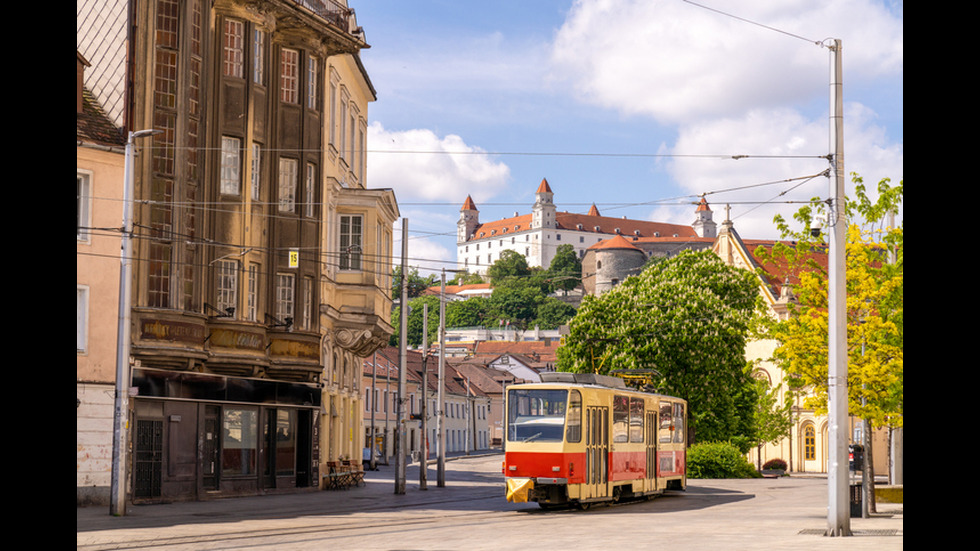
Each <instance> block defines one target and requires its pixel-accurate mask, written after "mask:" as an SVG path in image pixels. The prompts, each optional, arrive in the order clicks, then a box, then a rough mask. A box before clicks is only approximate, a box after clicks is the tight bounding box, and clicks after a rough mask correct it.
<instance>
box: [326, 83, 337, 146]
mask: <svg viewBox="0 0 980 551" xmlns="http://www.w3.org/2000/svg"><path fill="white" fill-rule="evenodd" d="M329 101H330V105H329V106H328V108H329V110H330V123H329V125H328V126H329V133H330V136H329V143H330V145H332V146H334V147H336V146H337V136H336V131H337V125H336V121H337V75H336V74H334V72H333V70H331V71H330V98H329Z"/></svg>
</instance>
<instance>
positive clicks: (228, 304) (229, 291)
mask: <svg viewBox="0 0 980 551" xmlns="http://www.w3.org/2000/svg"><path fill="white" fill-rule="evenodd" d="M216 279H217V281H216V284H217V293H216V297H215V302H216V303H217V304H215V306H217V308H218V310H221V311H222V312H227V313H229V314H231V313H234V311H235V307H236V306H238V262H237V261H235V260H219V261H218V273H217V277H216Z"/></svg>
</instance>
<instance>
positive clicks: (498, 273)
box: [487, 250, 531, 287]
mask: <svg viewBox="0 0 980 551" xmlns="http://www.w3.org/2000/svg"><path fill="white" fill-rule="evenodd" d="M528 275H531V268H530V267H528V265H527V259H526V258H524V256H523V255H521V254H519V253H516V252H514V251H511V250H505V251H503V252H501V253H500V258H498V259H497V260H496V262H494V263H493V264H492V265H491V266H490V267H489V268H487V276H488V277H489V278H490V283H491V284H493V286H494V287H496V286H497V285H499V284H500V282H501V281H502V280H503V279H505V278H508V277H526V276H528Z"/></svg>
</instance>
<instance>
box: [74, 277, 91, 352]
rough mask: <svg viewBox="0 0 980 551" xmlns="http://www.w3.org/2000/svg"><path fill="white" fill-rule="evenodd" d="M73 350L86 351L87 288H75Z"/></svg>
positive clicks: (82, 286) (78, 286) (80, 286)
mask: <svg viewBox="0 0 980 551" xmlns="http://www.w3.org/2000/svg"><path fill="white" fill-rule="evenodd" d="M75 350H76V352H78V353H83V352H85V351H87V350H88V287H85V286H84V285H77V286H76V287H75Z"/></svg>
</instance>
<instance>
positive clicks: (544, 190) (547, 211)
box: [531, 179, 557, 229]
mask: <svg viewBox="0 0 980 551" xmlns="http://www.w3.org/2000/svg"><path fill="white" fill-rule="evenodd" d="M534 198H535V201H534V208H533V210H532V212H531V227H532V228H534V229H546V228H554V227H555V226H556V224H557V222H556V220H555V214H556V209H555V202H554V198H555V194H554V193H553V192H552V191H551V186H549V185H548V180H547V179H542V180H541V185H539V186H538V190H537V191H536V192H534Z"/></svg>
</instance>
